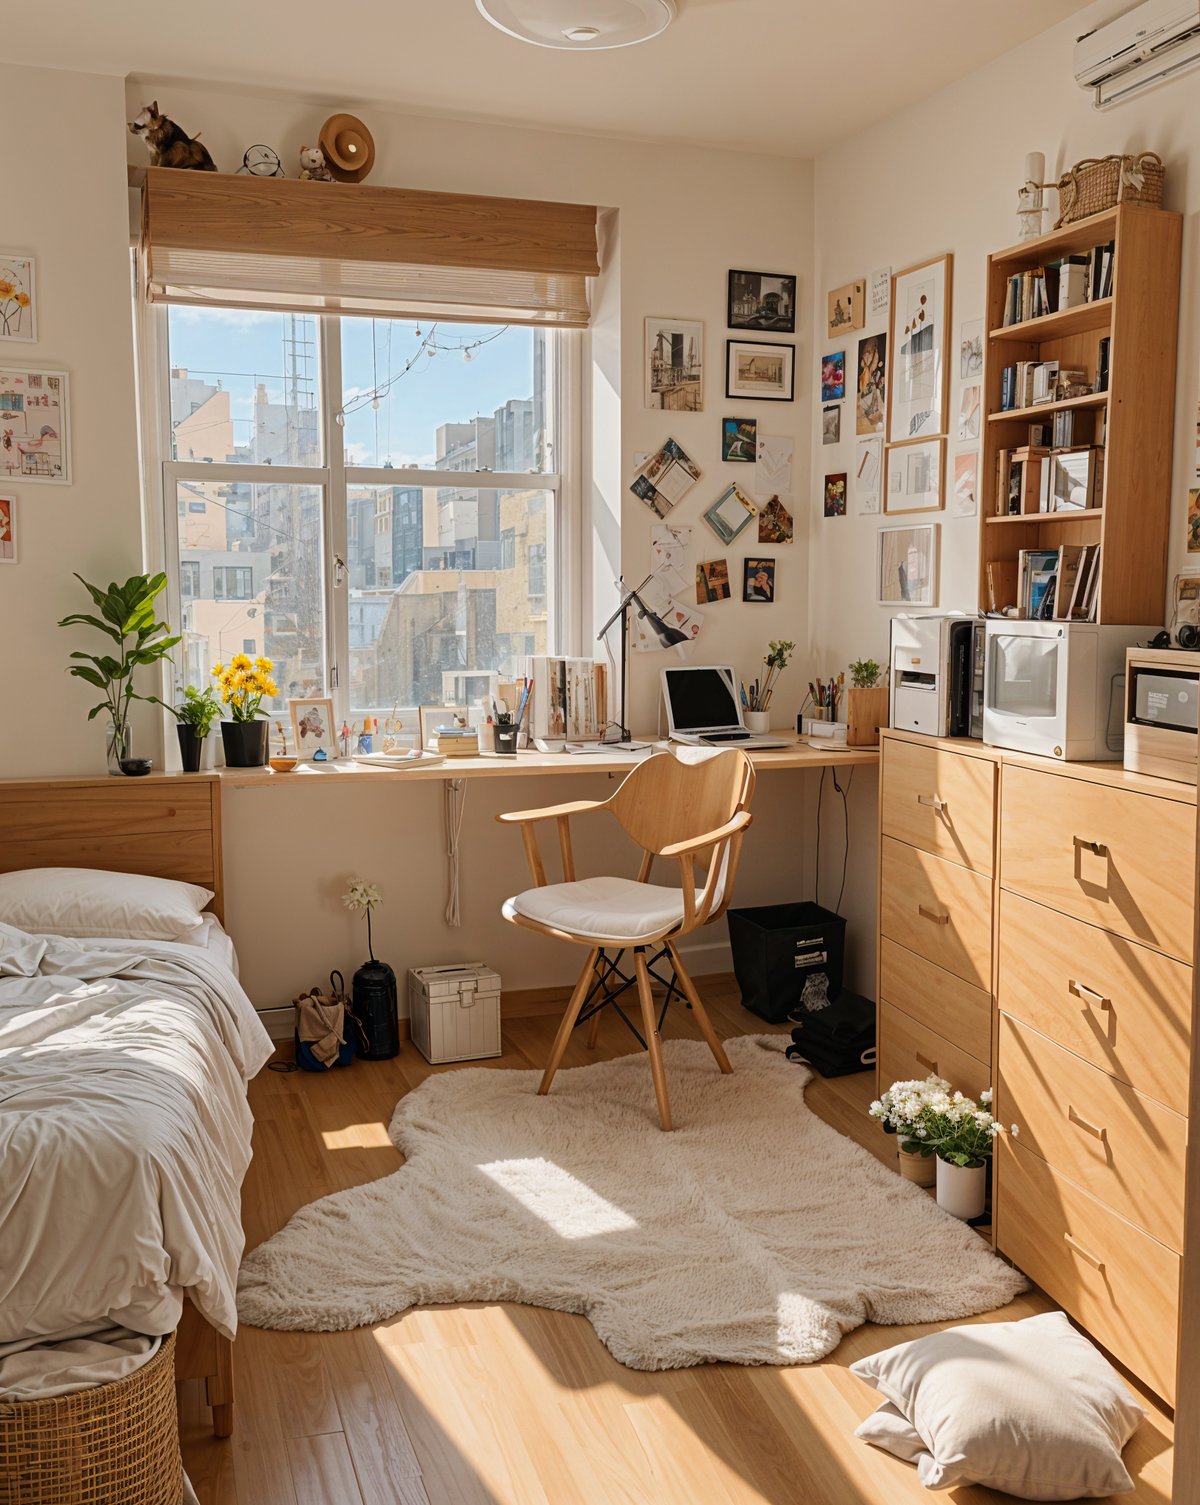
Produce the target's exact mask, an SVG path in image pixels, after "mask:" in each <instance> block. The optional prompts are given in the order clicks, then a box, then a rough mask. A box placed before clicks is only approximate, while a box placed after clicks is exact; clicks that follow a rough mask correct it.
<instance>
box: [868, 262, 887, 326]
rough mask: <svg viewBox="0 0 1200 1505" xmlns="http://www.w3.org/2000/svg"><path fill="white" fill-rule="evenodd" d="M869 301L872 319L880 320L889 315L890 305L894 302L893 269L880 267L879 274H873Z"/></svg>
mask: <svg viewBox="0 0 1200 1505" xmlns="http://www.w3.org/2000/svg"><path fill="white" fill-rule="evenodd" d="M867 299H868V306H869V309H870V313H871V318H872V319H875V318H880V317H882V315H884V314H886V313H887V311H888V305H889V304H890V303H891V301H892V269H891V267H880V268H879V270H878V271H877V272H872V273H871V276H870V280H869V291H868V293H867Z"/></svg>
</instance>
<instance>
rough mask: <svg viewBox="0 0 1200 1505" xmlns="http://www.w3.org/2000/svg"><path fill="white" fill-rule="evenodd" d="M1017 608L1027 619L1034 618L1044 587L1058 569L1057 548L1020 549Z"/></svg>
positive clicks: (1044, 590)
mask: <svg viewBox="0 0 1200 1505" xmlns="http://www.w3.org/2000/svg"><path fill="white" fill-rule="evenodd" d="M1017 560H1018V566H1019V579H1018V582H1017V587H1018V589H1017V608H1018V610H1019V611H1020V613H1021V615H1022V616H1023V617H1025V618H1027V619H1031V618H1036V617H1037V615H1038V612H1039V611H1040V609H1041V605H1042V598H1043V597H1044V596H1045V594H1046V588H1047V586H1048V585H1049V583H1050V581H1051V580H1052V579H1053V577H1054V574H1055V572H1056V571H1057V569H1058V550H1057V549H1022V550H1021V551H1020V552H1019V553H1018V555H1017Z"/></svg>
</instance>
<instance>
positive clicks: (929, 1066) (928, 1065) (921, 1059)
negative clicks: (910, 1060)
mask: <svg viewBox="0 0 1200 1505" xmlns="http://www.w3.org/2000/svg"><path fill="white" fill-rule="evenodd" d="M913 1055H914V1056H915V1057H916V1059H917V1061H918V1063H919V1064H920V1065H921V1066H924V1068H925V1070H926V1071H932V1072H933V1074H934V1076H937V1062H936V1061H931V1060H930V1059H929V1057H928V1056H923V1055H922V1054H921V1052H920V1051H919V1050H914V1051H913Z"/></svg>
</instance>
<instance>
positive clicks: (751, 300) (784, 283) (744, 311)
mask: <svg viewBox="0 0 1200 1505" xmlns="http://www.w3.org/2000/svg"><path fill="white" fill-rule="evenodd" d="M728 323H729V328H730V329H770V330H773V331H774V332H775V333H776V334H795V333H796V279H795V277H794V276H789V275H788V274H787V273H786V272H730V274H729V311H728Z"/></svg>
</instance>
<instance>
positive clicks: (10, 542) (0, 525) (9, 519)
mask: <svg viewBox="0 0 1200 1505" xmlns="http://www.w3.org/2000/svg"><path fill="white" fill-rule="evenodd" d="M19 562H20V552H19V545H18V540H17V499H16V497H15V496H7V495H5V496H0V564H18V563H19Z"/></svg>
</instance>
